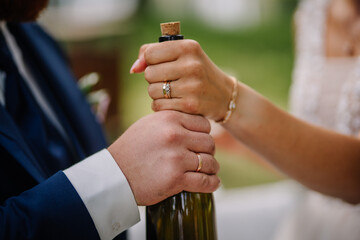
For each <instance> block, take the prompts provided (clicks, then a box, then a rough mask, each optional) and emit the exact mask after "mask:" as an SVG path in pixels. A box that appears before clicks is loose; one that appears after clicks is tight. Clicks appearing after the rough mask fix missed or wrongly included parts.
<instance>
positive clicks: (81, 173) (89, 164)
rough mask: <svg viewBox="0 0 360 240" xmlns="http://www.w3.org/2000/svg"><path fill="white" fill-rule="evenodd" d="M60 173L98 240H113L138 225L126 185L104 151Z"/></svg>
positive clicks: (136, 211)
mask: <svg viewBox="0 0 360 240" xmlns="http://www.w3.org/2000/svg"><path fill="white" fill-rule="evenodd" d="M64 173H65V175H66V176H67V178H68V179H69V180H70V182H71V184H72V185H73V186H74V188H75V190H76V191H77V192H78V194H79V195H80V198H81V199H82V201H83V202H84V204H85V206H86V208H87V210H88V211H89V213H90V216H91V218H92V219H93V221H94V223H95V227H96V229H97V231H98V233H99V235H100V238H101V239H113V238H114V237H116V236H117V235H118V234H120V233H121V232H123V231H124V230H126V229H127V228H129V227H131V226H132V225H134V224H135V223H137V222H138V221H140V214H139V209H138V207H137V204H136V201H135V198H134V195H133V193H132V191H131V188H130V186H129V183H128V181H127V179H126V178H125V176H124V174H123V173H122V171H121V170H120V168H119V166H118V165H117V164H116V162H115V160H114V159H113V157H112V156H111V154H110V153H109V152H108V150H106V149H104V150H102V151H100V152H97V153H95V154H94V155H92V156H90V157H88V158H86V159H85V160H83V161H81V162H79V163H77V164H75V165H74V166H72V167H70V168H68V169H66V170H64Z"/></svg>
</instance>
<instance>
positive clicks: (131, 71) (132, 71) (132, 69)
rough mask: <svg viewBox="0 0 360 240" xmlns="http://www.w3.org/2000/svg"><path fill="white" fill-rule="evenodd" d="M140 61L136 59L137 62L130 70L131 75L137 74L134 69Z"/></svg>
mask: <svg viewBox="0 0 360 240" xmlns="http://www.w3.org/2000/svg"><path fill="white" fill-rule="evenodd" d="M139 62H140V59H136V61H135V62H134V63H133V65H132V66H131V68H130V73H131V74H132V73H135V71H134V69H135V68H136V67H137V65H138V64H139Z"/></svg>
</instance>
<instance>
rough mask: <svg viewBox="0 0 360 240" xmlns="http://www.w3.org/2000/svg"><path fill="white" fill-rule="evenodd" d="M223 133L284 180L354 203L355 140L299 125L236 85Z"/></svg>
mask: <svg viewBox="0 0 360 240" xmlns="http://www.w3.org/2000/svg"><path fill="white" fill-rule="evenodd" d="M238 90H239V96H238V99H237V110H236V111H235V112H234V113H233V116H232V117H231V119H230V120H229V122H228V123H226V124H225V125H224V127H225V128H226V129H227V130H228V131H229V132H230V133H232V134H233V135H234V136H235V137H236V138H237V139H239V140H240V141H242V142H243V143H245V144H246V145H248V146H249V147H250V148H252V149H253V150H254V151H256V152H258V153H259V154H261V155H262V156H263V157H264V158H265V159H267V160H268V161H269V162H271V163H272V164H273V165H275V166H276V167H277V168H279V169H280V170H282V171H283V172H284V173H286V174H287V175H289V176H290V177H292V178H294V179H296V180H298V181H299V182H301V183H303V184H304V185H306V186H308V187H310V188H312V189H314V190H317V191H319V192H322V193H325V194H328V195H332V196H335V197H340V198H342V199H344V200H346V201H350V202H360V190H359V189H360V174H359V172H360V140H359V139H356V138H354V137H349V136H345V135H341V134H338V133H335V132H333V131H329V130H326V129H323V128H320V127H316V126H313V125H311V124H308V123H305V122H303V121H301V120H299V119H296V118H295V117H293V116H291V115H289V114H288V113H286V112H285V111H282V110H281V109H279V108H277V107H276V106H275V105H273V104H271V103H270V102H269V101H268V100H266V99H265V98H263V97H262V96H261V95H259V94H257V93H256V92H254V91H253V90H252V89H250V88H248V87H246V86H245V85H243V84H241V83H239V84H238Z"/></svg>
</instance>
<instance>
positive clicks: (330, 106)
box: [276, 0, 360, 240]
mask: <svg viewBox="0 0 360 240" xmlns="http://www.w3.org/2000/svg"><path fill="white" fill-rule="evenodd" d="M330 1H331V0H303V1H301V2H300V4H299V7H298V10H297V12H296V15H295V24H296V55H297V56H296V61H295V69H294V72H293V85H292V88H291V105H290V107H291V111H292V113H293V114H294V115H295V116H297V117H299V118H301V119H304V120H306V121H308V122H311V123H313V124H315V125H320V126H323V127H326V128H329V129H332V130H335V131H338V132H340V133H343V134H348V135H357V134H359V132H360V58H359V57H356V58H327V57H326V56H325V43H324V36H325V30H326V17H327V9H328V6H329V3H330ZM359 161H360V159H359ZM359 174H360V172H359ZM297 205H298V206H297V208H296V210H295V212H294V213H293V214H292V215H291V217H289V218H288V219H287V220H286V221H285V224H284V225H283V226H282V228H281V230H280V232H279V234H278V236H277V237H276V239H279V240H280V239H281V240H297V239H299V240H300V239H301V240H304V239H305V240H308V239H314V240H350V239H354V240H355V239H356V240H360V206H359V205H358V206H353V205H350V204H347V203H345V202H342V201H341V200H339V199H335V198H331V197H326V196H324V195H321V194H319V193H316V192H313V191H308V190H304V194H302V197H301V198H299V199H298V204H297Z"/></svg>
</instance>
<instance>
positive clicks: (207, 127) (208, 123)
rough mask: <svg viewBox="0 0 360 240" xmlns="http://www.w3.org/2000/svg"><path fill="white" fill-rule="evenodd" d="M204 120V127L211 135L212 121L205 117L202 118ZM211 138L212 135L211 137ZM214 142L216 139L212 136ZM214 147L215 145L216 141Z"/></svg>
mask: <svg viewBox="0 0 360 240" xmlns="http://www.w3.org/2000/svg"><path fill="white" fill-rule="evenodd" d="M202 119H203V121H202V122H203V123H202V125H203V126H204V129H205V131H206V132H207V133H210V131H211V124H210V121H209V120H208V119H206V118H205V117H202ZM210 136H211V135H210ZM211 138H212V140H213V141H214V138H213V137H212V136H211ZM214 145H215V141H214Z"/></svg>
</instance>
